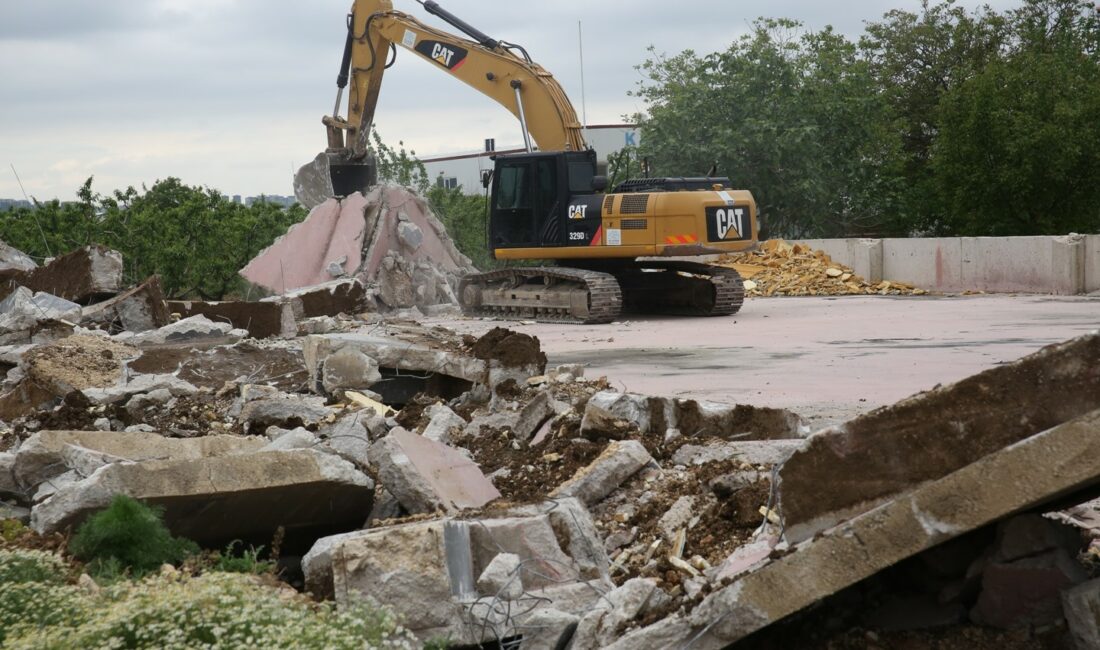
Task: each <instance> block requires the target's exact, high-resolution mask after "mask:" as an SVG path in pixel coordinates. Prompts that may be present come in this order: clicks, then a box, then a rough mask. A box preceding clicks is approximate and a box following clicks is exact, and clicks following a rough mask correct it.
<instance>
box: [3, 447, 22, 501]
mask: <svg viewBox="0 0 1100 650" xmlns="http://www.w3.org/2000/svg"><path fill="white" fill-rule="evenodd" d="M22 496H23V489H22V488H20V487H19V484H18V483H16V482H15V454H13V453H11V452H7V451H4V452H0V499H7V498H11V497H22Z"/></svg>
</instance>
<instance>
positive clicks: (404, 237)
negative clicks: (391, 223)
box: [397, 221, 424, 252]
mask: <svg viewBox="0 0 1100 650" xmlns="http://www.w3.org/2000/svg"><path fill="white" fill-rule="evenodd" d="M397 238H398V239H399V240H400V241H401V245H402V246H404V247H405V249H406V250H408V251H410V252H416V251H417V250H419V249H420V245H421V244H423V243H424V231H423V230H421V229H420V226H418V225H416V224H415V223H409V222H407V221H405V222H402V223H399V224H397Z"/></svg>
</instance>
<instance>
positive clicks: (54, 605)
mask: <svg viewBox="0 0 1100 650" xmlns="http://www.w3.org/2000/svg"><path fill="white" fill-rule="evenodd" d="M67 570H68V566H67V565H66V564H65V562H64V560H62V559H61V558H60V557H58V556H57V555H54V554H52V553H45V552H42V551H29V550H24V549H12V550H6V549H0V644H5V643H6V641H7V639H8V637H9V636H16V635H17V634H19V633H20V630H29V629H40V628H42V629H44V628H48V627H51V626H55V625H60V624H62V623H69V624H71V623H72V622H74V621H78V620H82V619H83V613H84V611H85V608H84V602H83V600H82V598H81V594H80V592H79V590H77V589H76V588H75V587H72V586H69V585H66V584H64V582H65V575H66V573H67Z"/></svg>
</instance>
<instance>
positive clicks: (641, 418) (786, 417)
mask: <svg viewBox="0 0 1100 650" xmlns="http://www.w3.org/2000/svg"><path fill="white" fill-rule="evenodd" d="M620 421H626V422H629V423H631V424H633V425H635V426H637V427H638V429H639V430H640V431H641V432H642V433H660V434H664V433H665V432H666V431H668V430H669V429H679V430H681V431H682V432H683V434H684V435H686V436H697V435H698V436H719V437H731V436H737V439H738V440H783V439H800V438H802V437H803V436H804V435H806V434H808V433H809V432H810V431H809V428H808V427H807V426H806V424H805V423H804V422H803V421H802V419H801V418H800V417H798V416H797V415H795V414H794V413H792V412H790V411H788V410H786V409H773V408H758V407H754V406H749V405H745V404H738V405H734V406H731V405H727V404H718V403H716V402H700V401H697V400H685V399H671V398H667V397H650V396H645V395H635V394H631V393H619V392H615V391H601V392H599V393H596V394H595V395H593V396H592V399H590V400H589V401H588V404H587V406H586V407H585V411H584V419H583V420H582V421H581V433H582V434H585V435H590V434H600V433H607V432H612V433H613V432H616V431H619V430H621V425H620V424H619V422H620Z"/></svg>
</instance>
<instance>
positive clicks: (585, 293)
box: [458, 267, 622, 324]
mask: <svg viewBox="0 0 1100 650" xmlns="http://www.w3.org/2000/svg"><path fill="white" fill-rule="evenodd" d="M458 291H459V300H460V301H461V302H462V311H463V313H465V314H466V315H468V316H497V317H505V318H527V319H531V320H536V321H539V322H544V323H583V324H597V323H610V322H611V321H613V320H615V319H616V318H618V317H619V313H620V312H621V310H622V292H621V291H620V289H619V283H618V281H617V280H616V279H615V276H613V275H611V274H610V273H601V272H599V271H589V270H585V269H575V268H565V267H530V268H514V269H501V270H499V271H490V272H488V273H475V274H471V275H467V276H465V277H464V278H462V282H461V283H460V284H459V289H458Z"/></svg>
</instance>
